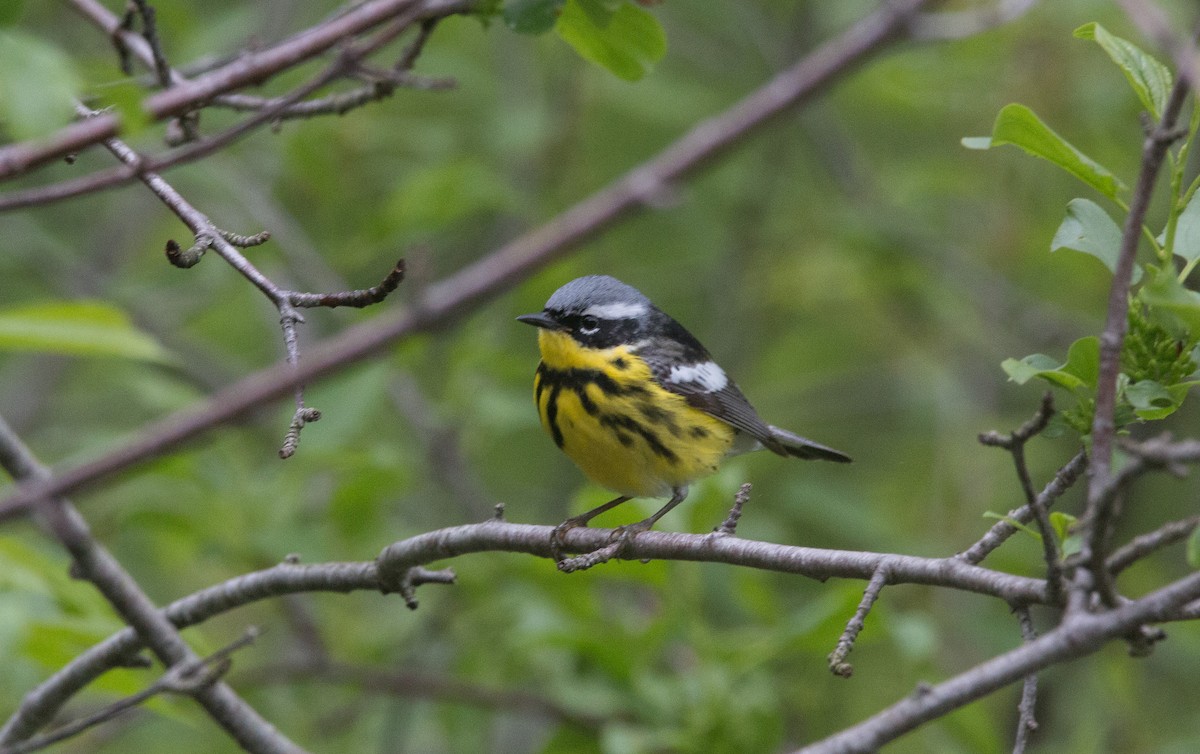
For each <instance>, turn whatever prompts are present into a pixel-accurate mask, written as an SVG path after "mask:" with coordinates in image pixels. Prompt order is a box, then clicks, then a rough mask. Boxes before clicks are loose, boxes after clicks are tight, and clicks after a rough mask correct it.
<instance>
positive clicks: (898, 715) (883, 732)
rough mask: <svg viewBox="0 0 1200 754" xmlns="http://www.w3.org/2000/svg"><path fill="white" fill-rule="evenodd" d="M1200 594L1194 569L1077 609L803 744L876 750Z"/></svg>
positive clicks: (830, 752) (815, 748) (815, 753)
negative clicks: (1108, 604)
mask: <svg viewBox="0 0 1200 754" xmlns="http://www.w3.org/2000/svg"><path fill="white" fill-rule="evenodd" d="M1198 597H1200V574H1192V575H1190V576H1187V577H1185V578H1183V579H1180V580H1179V581H1176V582H1175V583H1173V584H1171V585H1169V586H1166V587H1164V588H1162V589H1159V590H1158V591H1156V592H1152V593H1150V594H1148V595H1146V596H1145V597H1142V598H1141V599H1139V600H1134V601H1131V602H1129V603H1127V604H1125V605H1122V606H1120V607H1117V608H1114V609H1112V610H1109V611H1106V612H1102V613H1088V612H1078V613H1072V614H1071V615H1070V616H1069V617H1068V618H1066V619H1065V620H1064V621H1063V622H1062V623H1061V624H1059V625H1058V627H1057V628H1055V629H1054V630H1052V631H1050V632H1048V633H1046V634H1043V635H1042V636H1041V637H1040V638H1038V639H1036V640H1034V641H1031V642H1028V643H1026V644H1023V645H1022V646H1020V647H1018V648H1016V649H1013V650H1010V651H1008V652H1006V653H1004V654H1002V655H999V656H997V657H993V658H992V659H990V660H987V661H986V662H983V663H980V664H979V665H976V666H975V667H974V668H971V669H970V670H968V671H966V672H963V673H960V674H959V675H957V676H954V677H953V678H951V679H949V680H947V681H944V682H942V683H939V684H937V685H934V686H923V687H922V688H920V689H918V690H917V691H916V692H915V693H913V694H911V695H909V696H908V697H905V698H904V699H902V700H900V701H899V702H896V703H895V704H893V705H892V706H890V707H888V708H887V709H885V710H883V711H882V712H879V713H878V714H876V715H874V716H872V717H871V718H869V719H867V720H864V721H863V722H861V723H858V724H857V725H854V726H851V727H849V728H846V729H845V730H842V731H840V732H838V733H835V734H833V735H832V736H829V737H828V738H826V739H824V740H822V741H819V742H817V743H814V744H812V745H810V746H806V747H804V748H803V749H800V750H799V751H800V752H803V753H804V754H834V753H835V752H836V753H837V754H849V753H851V752H862V753H863V754H866V753H867V752H874V751H876V750H878V749H879V747H881V746H883V745H884V744H885V743H887V742H889V741H894V740H895V739H896V738H898V737H900V736H901V735H903V734H904V733H907V732H908V731H910V730H912V729H914V728H916V727H917V726H919V725H921V724H922V723H925V722H928V721H930V720H933V719H935V718H937V717H940V716H942V715H945V714H946V713H948V712H950V711H951V710H955V709H958V708H959V707H962V706H963V705H965V704H967V703H968V702H972V701H974V700H976V699H979V698H981V697H984V696H987V695H988V694H990V693H992V692H993V691H996V690H997V689H1001V688H1003V687H1005V686H1007V685H1008V684H1010V683H1014V682H1016V681H1018V680H1021V679H1022V678H1024V677H1025V676H1027V675H1029V674H1030V673H1035V672H1037V671H1039V670H1042V669H1044V668H1047V667H1050V666H1051V665H1055V664H1058V663H1061V662H1066V661H1068V660H1073V659H1076V658H1079V657H1083V656H1085V655H1089V654H1092V653H1094V652H1097V651H1099V650H1100V648H1101V647H1103V646H1104V645H1105V644H1106V643H1107V642H1109V641H1111V640H1113V639H1117V638H1121V637H1124V636H1125V635H1126V634H1128V633H1129V632H1131V631H1134V630H1136V629H1137V628H1138V627H1139V626H1142V625H1144V624H1146V623H1153V622H1158V621H1163V620H1170V619H1172V618H1173V617H1175V616H1177V615H1178V612H1179V610H1180V608H1181V607H1183V606H1184V605H1185V604H1187V603H1188V602H1190V601H1192V600H1195V599H1197V598H1198Z"/></svg>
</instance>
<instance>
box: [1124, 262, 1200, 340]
mask: <svg viewBox="0 0 1200 754" xmlns="http://www.w3.org/2000/svg"><path fill="white" fill-rule="evenodd" d="M1147 269H1149V270H1150V279H1149V281H1148V282H1147V283H1146V284H1145V285H1143V286H1142V289H1141V291H1139V292H1138V296H1139V298H1141V300H1142V301H1143V302H1144V303H1145V304H1146V305H1147V306H1149V307H1151V308H1152V309H1153V310H1158V311H1161V312H1169V313H1170V314H1173V315H1174V316H1175V317H1176V318H1178V319H1179V321H1180V322H1181V323H1183V325H1184V327H1186V328H1187V329H1188V331H1189V332H1193V333H1200V294H1197V293H1196V292H1195V291H1191V290H1188V289H1187V288H1184V287H1183V284H1182V283H1180V282H1179V280H1178V278H1176V277H1175V275H1174V273H1173V271H1169V270H1160V269H1158V268H1156V267H1149V268H1147Z"/></svg>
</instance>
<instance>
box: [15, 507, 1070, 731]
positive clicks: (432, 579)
mask: <svg viewBox="0 0 1200 754" xmlns="http://www.w3.org/2000/svg"><path fill="white" fill-rule="evenodd" d="M552 530H553V527H550V526H533V525H529V524H512V523H507V522H504V521H500V520H492V521H487V522H485V523H481V524H470V525H467V526H457V527H452V528H448V529H440V530H437V531H433V532H429V533H426V534H422V535H419V536H416V537H412V538H410V539H406V540H402V541H400V542H396V543H394V544H392V545H389V546H388V547H387V548H385V549H384V550H383V552H382V553H381V554H380V555H379V558H378V559H377V561H376V562H368V563H324V564H319V565H298V564H295V563H283V564H280V565H277V566H275V567H273V568H268V569H266V570H263V571H258V572H255V573H250V574H246V575H245V576H239V577H237V578H234V579H230V580H229V581H226V582H225V583H223V584H218V585H216V586H212V587H209V588H208V589H204V590H202V591H199V592H196V593H195V594H192V595H189V596H187V597H184V598H182V599H180V600H177V601H175V602H173V603H171V604H170V605H169V606H168V607H166V608H165V609H164V610H163V615H164V616H165V617H166V618H167V619H168V620H169V621H170V622H171V623H173V624H174V625H175V626H176V627H178V628H186V627H188V626H194V625H196V624H198V623H201V622H203V621H205V620H208V619H209V618H211V617H213V616H214V615H218V614H220V613H225V612H228V611H230V610H233V609H235V608H237V607H241V606H243V605H246V604H249V603H251V602H255V601H258V600H263V599H269V598H272V597H280V596H283V595H286V594H295V593H298V592H351V591H358V590H364V589H365V590H372V591H382V592H401V593H402V594H403V595H404V597H405V599H406V601H407V602H408V604H409V605H410V606H415V601H414V600H413V599H412V594H411V592H412V587H413V586H416V585H420V584H426V583H450V582H452V581H453V578H454V574H453V572H451V571H430V570H426V569H425V568H423V567H422V566H423V565H425V564H429V563H432V562H434V561H438V560H443V559H445V558H450V557H455V556H458V555H465V554H468V553H473V552H521V553H528V554H531V555H537V556H540V557H545V558H547V559H550V558H551V545H550V532H551V531H552ZM611 533H612V530H610V529H588V528H579V529H572V530H570V531H568V532H567V533H566V534H565V535H564V536H563V539H564V540H565V541H564V543H563V546H564V549H566V550H568V551H571V552H582V551H587V550H594V549H596V548H597V547H600V546H601V545H603V544H604V543H605V542H606V541H607V540H608V537H609V536H610V534H611ZM627 553H628V556H629V557H630V558H634V559H644V558H652V559H658V560H687V561H699V562H720V563H728V564H730V565H740V566H747V567H750V568H759V569H764V570H771V571H778V572H782V573H794V574H799V575H803V576H808V577H810V578H815V579H819V580H822V581H823V580H825V579H828V578H830V577H842V578H861V579H870V578H871V577H872V576H873V575H874V574H875V573H877V572H878V571H879V570H880V569H881V568H884V569H886V571H887V573H888V577H889V578H888V582H889V583H890V584H893V585H895V584H904V583H910V584H934V585H939V586H946V587H950V588H955V589H962V590H964V591H969V592H975V593H978V594H984V595H990V596H994V597H999V598H1000V599H1003V600H1005V601H1007V602H1023V603H1043V602H1045V601H1046V598H1047V596H1048V593H1047V588H1046V583H1045V582H1044V581H1041V580H1039V579H1031V578H1026V577H1023V576H1013V575H1010V574H1006V573H1000V572H998V571H992V570H990V569H987V568H983V567H981V566H976V565H971V564H969V563H965V562H963V561H962V560H961V559H959V558H954V557H951V558H940V559H938V558H919V557H915V556H909V555H892V554H887V553H871V552H851V551H844V550H820V549H815V548H811V547H793V546H789V545H780V544H774V543H771V542H759V541H755V540H748V539H740V538H738V537H734V536H730V535H724V534H679V533H670V532H657V531H649V532H645V533H642V534H639V535H638V536H637V537H635V538H634V539H633V540H632V541H631V542H630V544H629V545H628V549H627ZM141 647H142V643H141V640H140V639H139V638H138V634H137V633H136V632H135V631H133V630H132V629H125V630H123V631H121V632H119V633H116V634H114V635H113V636H111V637H109V638H108V639H106V640H104V641H103V642H101V643H99V644H97V645H95V646H93V647H92V648H90V649H88V650H87V651H86V652H84V653H82V654H81V655H79V656H78V657H76V658H75V659H74V660H72V661H71V662H70V663H69V664H67V665H66V666H65V667H63V668H62V669H61V670H59V671H58V672H57V673H55V674H54V675H53V676H51V677H50V678H49V679H47V680H46V681H45V682H44V683H42V685H41V686H39V687H38V688H36V689H34V690H33V691H31V692H30V693H29V694H27V695H26V696H25V699H24V701H23V702H22V705H21V708H20V709H18V710H17V712H16V713H15V714H14V715H13V717H12V718H11V719H9V721H8V722H7V723H6V725H5V726H4V729H3V730H2V731H0V737H2V739H0V740H10V739H9V737H15V738H17V739H19V738H22V737H25V736H28V735H31V734H32V733H33V732H34V731H36V730H37V729H38V728H39V727H40V726H42V725H44V724H45V723H46V722H47V721H48V720H49V719H50V718H51V717H52V716H53V715H54V714H55V712H56V711H57V710H58V709H59V708H60V707H61V706H62V705H63V704H65V703H66V701H67V700H68V699H70V698H71V697H72V696H73V695H75V694H76V693H78V691H79V690H80V689H82V688H83V687H84V686H86V685H87V684H89V683H91V682H92V681H93V680H94V679H95V678H97V677H98V676H100V675H101V674H102V673H104V672H105V671H107V670H109V669H110V668H113V667H116V666H118V665H120V664H121V663H122V662H124V661H126V660H127V659H128V658H129V657H130V655H132V654H133V653H135V652H137V651H138V650H139V649H140V648H141Z"/></svg>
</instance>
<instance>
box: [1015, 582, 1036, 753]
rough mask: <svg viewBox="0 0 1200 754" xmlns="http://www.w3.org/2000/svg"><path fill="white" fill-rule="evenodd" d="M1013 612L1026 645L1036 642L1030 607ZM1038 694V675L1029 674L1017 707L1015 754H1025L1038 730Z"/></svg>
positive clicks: (1026, 606)
mask: <svg viewBox="0 0 1200 754" xmlns="http://www.w3.org/2000/svg"><path fill="white" fill-rule="evenodd" d="M1013 612H1014V613H1016V614H1017V621H1018V622H1020V624H1021V639H1022V640H1024V641H1025V643H1026V644H1028V643H1029V642H1031V641H1036V640H1037V630H1036V629H1035V628H1034V627H1033V616H1032V615H1030V614H1029V606H1028V605H1021V606H1020V607H1018V608H1016V609H1015V610H1013ZM1037 692H1038V677H1037V673H1029V674H1028V675H1026V676H1025V682H1024V683H1023V684H1022V685H1021V701H1020V703H1019V704H1018V705H1017V735H1016V736H1014V737H1013V754H1025V748H1026V747H1027V746H1028V745H1029V736H1030V735H1032V733H1033V732H1034V731H1035V730H1037V727H1038V724H1037V714H1036V708H1037Z"/></svg>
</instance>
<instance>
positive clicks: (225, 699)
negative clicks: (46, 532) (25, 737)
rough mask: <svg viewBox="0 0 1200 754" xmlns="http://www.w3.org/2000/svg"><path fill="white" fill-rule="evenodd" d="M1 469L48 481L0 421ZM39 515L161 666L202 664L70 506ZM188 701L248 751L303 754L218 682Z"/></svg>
mask: <svg viewBox="0 0 1200 754" xmlns="http://www.w3.org/2000/svg"><path fill="white" fill-rule="evenodd" d="M0 465H3V467H4V469H5V470H6V471H8V472H9V474H11V475H12V477H13V478H14V479H22V478H34V479H38V478H45V477H46V476H48V475H49V471H48V470H47V469H46V468H45V467H44V466H42V465H41V464H40V463H39V462H38V460H37V458H35V457H34V455H33V453H32V452H31V451H30V450H29V448H27V447H26V446H25V444H24V443H23V442H21V439H20V438H19V437H17V435H16V434H15V433H14V432H13V431H12V429H11V428H9V426H8V423H7V422H5V421H4V420H3V419H2V418H0ZM38 511H39V513H40V514H41V515H42V517H43V518H44V520H45V521H46V523H47V524H48V526H49V528H50V530H51V531H52V532H53V533H54V535H55V536H56V537H57V538H58V539H59V541H60V542H61V543H62V544H63V546H64V547H65V548H66V549H67V551H68V552H70V553H71V557H72V558H73V559H74V568H75V569H76V570H77V571H78V573H79V574H80V576H81V577H82V578H85V579H87V580H88V581H90V582H92V583H93V584H94V585H95V587H96V589H97V590H99V591H100V593H101V594H103V595H104V597H105V599H107V600H108V601H109V603H110V604H111V605H112V607H113V609H114V610H116V612H117V613H118V614H120V616H121V618H122V619H123V620H124V621H125V622H126V623H128V624H129V625H130V626H132V627H133V630H134V631H135V632H136V635H137V636H138V637H139V638H140V640H141V641H142V642H144V643H145V644H146V645H147V646H149V647H150V649H151V650H152V651H153V652H154V654H155V655H156V656H157V657H158V659H159V660H160V661H161V662H162V663H163V665H165V666H167V667H168V668H172V667H176V666H184V665H187V664H194V663H197V662H201V659H200V657H199V656H198V655H197V654H196V653H195V652H194V651H193V650H192V648H191V647H190V646H188V644H187V642H185V641H184V640H183V638H182V637H181V636H180V635H179V632H178V631H177V630H176V629H175V627H174V626H173V625H172V624H171V623H170V621H168V620H167V619H166V617H164V616H163V614H162V613H161V612H160V611H159V609H158V608H157V607H156V606H155V605H154V603H153V602H152V601H151V600H150V598H149V597H148V596H147V595H146V593H145V592H144V591H142V589H141V587H140V586H139V585H138V583H137V581H135V580H134V579H133V577H132V576H130V575H129V573H128V572H126V571H125V569H124V568H122V567H121V564H120V563H119V562H117V560H116V558H114V557H113V556H112V555H111V554H110V553H109V552H108V550H107V549H105V548H104V547H103V546H102V545H100V543H99V542H97V541H96V540H95V538H94V537H93V536H92V534H91V531H90V529H89V527H88V525H87V522H86V521H84V519H83V516H81V515H80V514H79V511H77V510H76V509H75V506H73V505H71V503H70V502H69V501H67V500H65V499H63V498H61V497H54V498H45V499H43V500H42V502H41V505H39V507H38ZM192 695H193V696H194V697H195V699H196V701H197V702H199V703H200V704H201V705H202V706H203V707H204V709H205V710H206V711H207V712H208V714H209V715H210V716H211V717H212V718H213V719H214V720H215V721H216V722H217V723H218V724H219V725H220V726H221V727H222V728H224V729H225V731H226V732H228V733H229V735H230V736H232V737H233V739H234V740H235V741H237V742H238V744H239V745H241V746H242V748H244V749H246V750H247V751H251V752H262V753H263V754H273V753H275V752H278V753H279V754H292V753H294V752H300V751H302V749H300V748H299V747H298V746H296V745H295V744H294V743H292V742H291V741H289V740H288V739H287V738H286V737H285V736H283V734H281V733H280V732H279V731H277V730H276V729H275V727H274V726H272V725H271V724H270V723H268V722H267V721H266V720H265V719H263V718H262V717H260V716H259V714H258V713H257V712H255V711H254V709H252V708H251V707H250V705H248V704H247V703H246V702H245V701H243V700H242V699H241V697H239V696H238V695H237V694H236V693H235V692H234V691H233V689H232V688H230V687H229V685H228V684H226V683H224V682H223V681H220V680H217V681H215V682H214V683H211V684H207V685H205V686H204V687H203V688H197V689H196V690H195V691H194V692H193V694H192ZM10 733H11V731H10V730H9V728H8V727H7V726H6V728H5V730H4V732H3V733H2V734H0V744H7V743H12V742H13V741H15V740H19V738H13V737H11V736H10V735H9V734H10Z"/></svg>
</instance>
